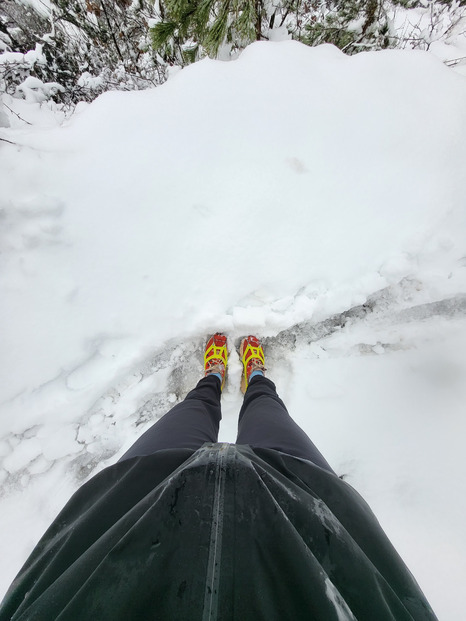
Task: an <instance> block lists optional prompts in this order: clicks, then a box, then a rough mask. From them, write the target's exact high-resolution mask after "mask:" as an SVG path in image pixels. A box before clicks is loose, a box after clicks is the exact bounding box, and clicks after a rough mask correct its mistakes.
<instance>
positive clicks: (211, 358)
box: [204, 332, 228, 390]
mask: <svg viewBox="0 0 466 621" xmlns="http://www.w3.org/2000/svg"><path fill="white" fill-rule="evenodd" d="M227 363H228V350H227V337H226V336H225V335H224V334H220V333H219V332H217V333H216V334H214V335H213V336H211V337H210V339H209V340H208V341H207V345H206V346H205V353H204V371H205V377H207V376H208V375H210V374H211V373H220V375H221V376H222V386H221V388H222V390H223V387H224V385H225V374H226V370H227Z"/></svg>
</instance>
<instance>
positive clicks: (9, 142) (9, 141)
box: [0, 136, 19, 147]
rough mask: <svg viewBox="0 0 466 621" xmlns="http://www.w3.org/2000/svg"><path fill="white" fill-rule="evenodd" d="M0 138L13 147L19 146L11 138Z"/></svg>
mask: <svg viewBox="0 0 466 621" xmlns="http://www.w3.org/2000/svg"><path fill="white" fill-rule="evenodd" d="M0 140H3V142H8V144H13V145H14V146H15V147H19V145H18V144H17V143H16V142H11V140H7V139H6V138H2V137H1V136H0Z"/></svg>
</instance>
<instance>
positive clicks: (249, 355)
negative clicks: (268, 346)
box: [239, 336, 266, 394]
mask: <svg viewBox="0 0 466 621" xmlns="http://www.w3.org/2000/svg"><path fill="white" fill-rule="evenodd" d="M239 355H240V358H241V360H242V362H243V376H242V378H241V392H242V393H243V394H244V393H245V392H246V390H247V388H248V385H249V378H250V377H251V373H253V372H254V371H262V373H264V372H265V371H266V368H265V364H264V363H265V359H264V350H263V349H262V345H261V344H260V341H259V339H258V338H257V337H256V336H248V337H246V338H244V339H243V340H242V341H241V345H240V348H239Z"/></svg>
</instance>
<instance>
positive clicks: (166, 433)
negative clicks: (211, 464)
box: [119, 375, 222, 461]
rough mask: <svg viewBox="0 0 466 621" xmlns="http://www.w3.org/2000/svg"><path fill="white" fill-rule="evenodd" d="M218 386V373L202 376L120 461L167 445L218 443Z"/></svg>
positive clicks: (146, 453)
mask: <svg viewBox="0 0 466 621" xmlns="http://www.w3.org/2000/svg"><path fill="white" fill-rule="evenodd" d="M220 386H221V379H219V377H218V376H217V375H208V376H207V377H204V378H202V379H201V380H200V381H199V382H198V384H197V386H196V388H194V389H193V390H191V392H189V393H188V394H187V396H186V398H185V400H184V401H182V402H181V403H178V404H177V405H175V407H174V408H172V409H171V410H170V411H169V412H167V413H166V414H165V415H164V416H162V418H160V419H159V420H158V421H157V422H156V423H155V424H154V425H152V427H151V428H150V429H148V430H147V431H146V432H145V433H144V434H143V435H142V436H141V437H140V438H139V439H138V440H136V442H135V443H134V444H133V446H132V447H131V448H130V449H129V450H128V451H126V453H125V454H124V455H123V457H121V458H120V460H119V461H123V460H125V459H131V457H141V456H143V455H151V454H152V453H155V451H160V450H162V449H169V448H189V449H194V450H197V449H198V448H200V447H201V446H202V445H203V444H204V443H205V442H217V436H218V428H219V424H220V419H221V418H222V414H221V409H220V395H221V389H220Z"/></svg>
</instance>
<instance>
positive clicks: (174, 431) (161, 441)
mask: <svg viewBox="0 0 466 621" xmlns="http://www.w3.org/2000/svg"><path fill="white" fill-rule="evenodd" d="M220 397H221V390H220V381H219V379H218V377H216V376H214V375H209V376H207V377H204V378H203V379H201V380H200V381H199V382H198V384H197V386H196V388H194V390H191V392H189V393H188V394H187V396H186V398H185V400H184V401H182V402H181V403H178V404H177V405H175V407H173V408H172V409H171V410H170V411H169V412H167V413H166V414H165V415H164V416H162V418H160V419H159V420H158V421H157V422H156V423H155V424H154V425H152V427H151V428H150V429H148V430H147V431H146V432H145V433H144V434H143V435H142V436H141V437H140V438H139V439H138V440H136V442H135V443H134V444H133V446H132V447H131V448H130V449H129V450H128V451H127V452H126V453H125V454H124V455H123V457H121V459H120V461H123V460H124V459H130V458H131V457H140V456H143V455H150V454H152V453H155V451H160V450H162V449H171V448H189V449H194V450H197V449H198V448H200V447H201V446H202V445H203V444H204V443H205V442H217V437H218V428H219V425H220V419H221V418H222V412H221V407H220ZM236 444H249V445H250V446H252V447H260V448H270V449H275V450H277V451H281V452H283V453H288V454H289V455H294V456H295V457H302V458H303V459H307V460H309V461H312V462H313V463H314V464H316V465H317V466H320V467H321V468H324V469H325V470H329V471H330V472H333V470H332V468H331V467H330V466H329V464H328V463H327V461H326V460H325V459H324V457H323V456H322V455H321V453H320V452H319V451H318V449H317V447H316V446H315V445H314V444H313V442H311V440H310V439H309V438H308V436H307V435H306V434H305V433H304V431H303V430H302V429H301V428H300V427H299V426H298V425H297V424H296V423H295V422H294V420H293V419H292V418H291V416H290V415H289V414H288V411H287V409H286V407H285V404H284V403H283V401H282V400H281V399H280V397H279V396H278V395H277V391H276V389H275V384H274V383H273V382H272V381H271V380H269V379H268V378H266V377H263V376H262V375H256V376H254V377H253V378H252V380H251V381H250V382H249V386H248V389H247V391H246V394H245V395H244V401H243V405H242V407H241V411H240V414H239V423H238V437H237V438H236Z"/></svg>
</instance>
